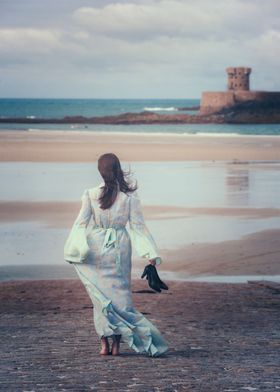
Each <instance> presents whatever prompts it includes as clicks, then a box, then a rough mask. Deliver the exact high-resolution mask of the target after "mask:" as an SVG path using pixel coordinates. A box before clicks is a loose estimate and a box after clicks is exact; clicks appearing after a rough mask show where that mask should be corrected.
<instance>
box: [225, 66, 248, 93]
mask: <svg viewBox="0 0 280 392" xmlns="http://www.w3.org/2000/svg"><path fill="white" fill-rule="evenodd" d="M226 71H227V74H228V90H229V91H240V90H242V91H249V90H250V80H249V77H250V73H251V71H252V69H251V68H247V67H234V68H233V67H229V68H227V69H226Z"/></svg>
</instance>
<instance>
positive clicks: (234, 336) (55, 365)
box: [0, 279, 280, 392]
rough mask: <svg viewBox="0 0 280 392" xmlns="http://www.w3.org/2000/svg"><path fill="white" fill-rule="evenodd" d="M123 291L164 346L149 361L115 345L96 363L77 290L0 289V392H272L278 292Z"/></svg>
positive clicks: (278, 362) (71, 286)
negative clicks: (129, 293)
mask: <svg viewBox="0 0 280 392" xmlns="http://www.w3.org/2000/svg"><path fill="white" fill-rule="evenodd" d="M166 283H168V284H169V286H170V289H169V291H166V292H162V293H153V292H149V291H150V290H149V289H148V287H147V282H146V281H144V280H142V281H141V280H140V279H139V280H137V281H133V299H134V305H135V307H136V308H137V309H138V310H139V311H141V312H143V313H144V314H145V315H146V317H148V318H149V319H150V320H151V321H152V322H154V323H155V324H156V326H157V327H158V328H159V330H160V331H161V332H162V333H163V335H164V337H165V338H166V340H167V341H168V343H169V346H170V349H169V352H168V353H166V354H165V355H164V356H161V357H158V358H151V357H148V356H147V355H145V354H137V353H135V352H134V351H132V350H131V349H129V348H128V347H126V346H125V345H124V344H123V345H122V347H121V350H122V353H121V355H120V356H116V357H114V356H100V355H99V354H98V352H99V341H98V338H97V335H96V334H95V331H94V326H93V322H92V306H91V302H90V299H89V297H88V295H87V293H86V291H85V289H84V287H83V286H82V284H81V283H80V281H77V280H41V281H18V282H16V281H13V282H3V283H1V284H0V299H1V302H0V307H1V345H2V347H1V376H0V381H1V387H0V389H1V391H13V392H14V391H25V392H27V391H29V392H31V391H36V392H37V391H75V392H79V391H100V392H102V391H149V392H150V391H202V392H211V391H213V392H214V391H215V392H218V391H241V392H242V391H277V390H280V328H279V320H280V317H279V316H280V290H279V289H277V287H276V288H275V287H268V286H266V285H258V284H249V283H248V284H216V283H197V282H177V283H176V282H172V281H169V282H166Z"/></svg>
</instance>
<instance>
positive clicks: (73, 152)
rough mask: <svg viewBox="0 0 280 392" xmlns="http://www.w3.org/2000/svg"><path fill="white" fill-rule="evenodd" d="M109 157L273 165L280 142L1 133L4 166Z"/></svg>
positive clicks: (249, 138) (0, 157)
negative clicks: (255, 161) (109, 153)
mask: <svg viewBox="0 0 280 392" xmlns="http://www.w3.org/2000/svg"><path fill="white" fill-rule="evenodd" d="M108 151H111V152H115V153H116V154H117V155H118V156H119V157H120V159H121V160H124V161H163V160H164V161H189V160H190V161H193V160H201V161H205V160H206V161H208V160H226V161H234V160H242V161H244V160H245V161H249V160H270V161H271V160H280V140H279V137H277V136H218V137H217V136H198V135H164V134H160V135H155V134H149V135H147V134H139V135H136V134H124V133H122V134H118V133H116V134H115V133H107V134H106V133H93V132H92V133H91V132H82V133H81V132H75V131H71V132H67V131H66V132H63V131H55V132H54V131H32V132H29V131H1V132H0V161H31V162H94V161H96V160H97V159H98V157H99V155H101V154H103V153H106V152H108Z"/></svg>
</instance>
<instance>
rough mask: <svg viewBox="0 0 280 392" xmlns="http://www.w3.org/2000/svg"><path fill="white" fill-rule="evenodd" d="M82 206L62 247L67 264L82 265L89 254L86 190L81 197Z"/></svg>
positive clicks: (88, 204)
mask: <svg viewBox="0 0 280 392" xmlns="http://www.w3.org/2000/svg"><path fill="white" fill-rule="evenodd" d="M81 200H82V206H81V209H80V212H79V214H78V216H77V218H76V220H75V221H74V224H73V226H72V228H71V231H70V233H69V235H68V238H67V240H66V242H65V245H64V260H65V261H67V262H69V263H84V262H85V261H86V259H87V255H88V253H89V250H90V248H89V246H88V242H87V233H86V229H87V226H88V223H89V221H90V218H91V216H92V214H93V213H92V208H91V202H90V197H89V193H88V190H85V191H84V193H83V195H82V198H81Z"/></svg>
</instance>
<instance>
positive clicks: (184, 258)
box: [0, 131, 280, 276]
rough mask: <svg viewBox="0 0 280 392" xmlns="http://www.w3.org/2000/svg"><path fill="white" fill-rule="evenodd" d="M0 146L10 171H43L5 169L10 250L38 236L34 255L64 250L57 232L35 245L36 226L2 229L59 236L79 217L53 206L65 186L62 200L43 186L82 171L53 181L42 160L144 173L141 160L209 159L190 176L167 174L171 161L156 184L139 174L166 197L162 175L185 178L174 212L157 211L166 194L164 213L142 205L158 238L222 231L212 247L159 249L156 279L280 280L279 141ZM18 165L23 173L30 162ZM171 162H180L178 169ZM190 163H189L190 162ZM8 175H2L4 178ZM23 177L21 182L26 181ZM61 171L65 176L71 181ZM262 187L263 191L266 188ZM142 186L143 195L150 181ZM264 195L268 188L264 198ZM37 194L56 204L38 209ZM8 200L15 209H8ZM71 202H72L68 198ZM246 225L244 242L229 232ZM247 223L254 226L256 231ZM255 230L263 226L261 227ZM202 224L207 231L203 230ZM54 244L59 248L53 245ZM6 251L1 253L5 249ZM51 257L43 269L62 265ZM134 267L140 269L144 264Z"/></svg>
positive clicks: (4, 139)
mask: <svg viewBox="0 0 280 392" xmlns="http://www.w3.org/2000/svg"><path fill="white" fill-rule="evenodd" d="M0 142H1V143H0V161H2V162H4V161H7V165H10V162H12V161H15V164H16V162H18V165H21V164H20V162H19V161H31V162H34V163H35V162H41V165H44V167H41V166H40V168H37V169H36V170H31V169H32V168H33V166H35V165H33V163H30V166H32V168H31V167H28V168H23V169H22V170H23V173H21V172H18V171H17V169H15V167H14V165H13V164H12V163H11V166H12V167H13V169H12V171H11V172H10V171H9V170H8V169H9V168H8V167H4V168H3V169H2V172H3V174H2V175H3V178H4V179H5V180H9V179H10V178H12V181H11V184H10V187H11V189H12V190H11V191H10V194H9V192H8V193H7V192H6V190H3V192H4V191H5V192H6V193H5V192H4V194H5V195H6V197H4V198H3V196H2V200H0V224H2V228H1V230H2V233H3V235H6V236H7V237H5V238H7V239H8V238H9V241H10V243H9V244H12V241H13V238H14V236H15V235H16V236H17V238H18V240H21V241H24V243H27V244H29V243H30V244H32V241H34V238H36V239H37V241H38V246H39V247H41V248H42V246H43V245H42V244H43V243H44V242H45V243H46V246H49V245H50V244H51V243H53V244H55V245H54V247H59V249H62V248H63V243H62V239H63V238H62V234H61V233H60V234H59V235H60V237H59V238H60V240H59V241H60V242H59V241H58V239H57V238H58V237H57V235H56V233H55V231H53V232H52V234H51V236H49V237H44V236H47V235H48V234H47V232H42V234H41V237H39V234H38V237H36V236H35V237H34V236H33V234H32V233H31V230H36V227H35V226H34V227H33V228H32V225H31V226H30V227H26V228H25V229H22V232H21V233H20V234H19V233H18V232H17V230H18V229H19V228H20V226H17V227H16V226H15V229H13V227H12V226H11V227H10V228H8V229H6V228H5V226H4V224H6V223H14V224H15V225H17V223H18V224H19V225H20V224H21V222H22V223H30V224H31V223H32V222H36V224H37V223H38V224H40V225H43V226H44V227H46V228H49V229H50V230H55V229H57V230H59V229H62V230H63V229H64V230H65V229H69V228H70V226H71V225H72V223H73V220H74V218H75V217H76V215H77V213H78V211H79V208H80V201H77V202H72V201H63V200H60V201H59V199H56V197H61V196H63V197H64V196H67V197H68V195H69V193H70V192H69V190H71V188H70V189H68V188H67V189H68V191H66V192H65V189H64V188H63V187H65V186H66V184H64V183H63V187H62V188H61V190H60V188H59V187H58V189H59V191H58V193H57V194H55V195H53V196H52V195H51V193H49V192H48V187H51V189H53V188H54V187H55V184H57V185H60V183H59V182H58V181H62V180H61V179H62V178H68V180H69V179H70V178H71V177H69V173H68V172H69V170H70V174H71V176H73V175H75V176H76V177H81V173H82V172H83V171H84V170H85V169H86V168H82V169H80V168H78V169H77V170H76V172H75V173H74V174H73V173H72V170H73V169H72V168H64V167H60V168H59V170H60V172H59V173H60V177H59V176H57V177H56V175H55V171H56V170H57V167H56V165H55V163H54V164H53V165H54V168H52V169H51V170H50V168H49V167H47V165H51V163H49V164H48V163H44V162H56V161H57V162H61V163H62V162H92V161H95V160H96V158H97V157H98V156H99V155H100V154H101V153H102V152H108V151H114V152H116V153H117V154H118V155H120V157H121V159H122V160H123V159H124V160H126V161H132V162H134V161H141V162H140V165H143V168H142V171H143V173H144V174H145V173H146V172H147V167H146V166H145V162H144V161H148V160H151V161H160V162H158V163H159V164H160V165H161V164H162V161H163V162H164V161H169V160H170V161H171V160H172V161H176V160H177V161H180V160H182V161H190V160H197V161H199V160H202V161H203V160H207V161H208V162H205V163H203V165H202V166H201V165H200V166H199V165H198V166H191V169H190V168H189V167H188V168H186V167H181V166H180V167H179V166H178V167H177V166H176V168H175V166H174V167H173V166H172V162H169V163H168V164H169V165H170V167H166V166H164V165H162V166H161V167H162V168H161V170H159V168H158V167H157V169H156V170H155V177H149V173H147V175H146V177H147V176H148V177H149V178H148V179H149V181H153V183H154V182H155V181H158V183H162V182H163V184H161V186H163V188H158V189H157V191H159V189H164V187H165V183H164V181H163V178H165V177H166V176H169V177H168V178H169V181H170V176H171V177H173V179H175V180H176V181H178V178H179V177H180V175H181V174H180V173H182V174H183V176H184V175H186V176H188V177H187V181H185V182H186V183H187V184H186V185H184V186H185V188H186V189H185V188H180V189H181V191H180V192H178V191H177V193H178V195H177V194H176V195H174V196H176V197H177V196H180V194H181V195H182V197H181V198H180V203H181V204H180V203H179V199H178V200H177V199H176V197H175V199H174V200H175V202H174V204H175V205H173V206H172V205H164V204H163V203H167V204H168V202H169V199H170V197H169V196H167V198H165V199H164V197H163V196H164V195H163V196H162V198H163V200H162V201H161V203H162V205H149V204H148V205H144V206H143V210H144V215H145V218H146V219H147V220H148V221H149V222H152V225H153V228H154V229H155V233H157V229H161V227H160V226H162V230H164V227H165V230H168V229H167V228H168V225H169V222H170V224H171V222H173V223H172V224H173V226H170V227H174V228H175V227H176V226H177V227H178V226H180V225H182V228H183V230H184V231H185V232H186V237H187V236H189V238H192V237H191V236H190V232H191V231H192V232H193V231H194V230H196V231H197V232H200V231H201V232H202V229H203V227H206V228H207V230H208V232H209V230H211V231H215V230H216V229H215V225H216V226H217V227H218V228H219V229H218V230H221V231H220V234H219V237H220V239H219V242H217V241H216V240H215V241H212V240H211V241H209V238H208V237H205V238H203V235H202V236H199V240H197V239H195V241H193V243H191V241H190V240H189V238H188V242H187V240H186V238H184V237H182V241H181V244H180V246H176V247H170V248H168V246H166V248H164V246H161V255H162V257H163V260H166V262H164V263H163V264H162V266H160V271H162V272H173V273H176V274H181V275H182V276H183V275H184V276H188V275H191V276H193V275H221V276H222V275H224V276H226V275H242V274H244V275H247V274H249V275H260V274H262V275H273V274H280V267H279V263H278V262H277V261H278V260H279V255H280V245H279V233H280V227H279V221H276V218H277V217H278V218H279V217H280V209H279V208H277V207H279V205H278V204H277V202H275V201H276V200H277V199H276V198H275V197H276V192H277V184H278V182H279V176H278V173H279V164H278V165H277V164H273V161H274V162H275V161H276V162H278V163H279V162H280V138H279V137H273V136H219V137H216V136H215V137H210V136H207V137H206V136H197V135H194V136H190V135H188V136H186V135H173V136H172V135H147V134H146V135H145V134H144V135H143V134H141V135H135V134H134V135H132V134H127V135H124V134H102V133H101V134H97V133H89V132H85V133H81V132H75V131H71V132H68V133H67V132H63V131H61V132H56V131H55V132H53V131H38V132H37V131H32V132H28V131H7V132H5V131H4V132H0ZM209 160H218V161H219V160H225V161H226V165H224V166H225V167H223V166H221V167H220V166H219V165H218V166H217V167H212V166H213V164H212V166H211V167H210V164H209ZM252 160H253V161H252ZM254 161H255V162H254ZM261 161H263V163H262V162H261ZM268 161H269V162H268ZM42 162H43V163H42ZM25 164H26V165H27V163H25ZM178 164H180V162H177V165H178ZM188 164H189V165H191V162H189V163H188ZM3 165H4V163H3ZM38 165H39V163H38ZM65 165H66V163H65ZM84 165H85V164H84ZM69 166H70V164H69ZM214 166H215V165H214ZM7 170H8V171H7ZM64 170H65V171H64ZM67 170H68V171H67ZM87 170H88V174H87V176H89V178H90V176H91V172H92V171H93V168H89V169H87ZM6 171H7V173H8V174H6V177H5V172H6ZM138 172H139V168H138ZM24 173H25V175H23V174H24ZM46 173H47V174H48V175H47V174H46ZM65 173H66V174H67V173H68V177H67V175H66V174H65ZM144 174H142V175H144ZM10 176H12V177H10ZM178 176H179V177H178ZM76 177H75V178H76ZM184 178H185V177H184ZM197 178H199V179H200V182H201V181H202V182H203V184H205V183H206V182H207V181H208V182H209V184H208V182H207V184H208V185H207V187H205V188H200V187H199V186H200V183H199V181H198V180H197ZM17 179H20V180H21V182H20V184H22V186H21V188H20V189H19V191H17V190H16V182H17ZM52 181H53V182H52ZM85 181H87V177H85ZM197 181H198V182H197ZM213 181H215V182H214V184H215V186H214V188H215V192H212V188H213V185H212V184H213ZM37 182H38V184H39V185H38V189H37V188H36V187H35V186H34V184H37ZM68 182H69V181H68ZM156 183H157V182H156ZM191 183H193V184H194V185H195V186H196V188H194V189H196V190H194V191H193V192H192V193H191V192H190V190H191V189H189V187H190V186H191ZM198 183H199V184H198ZM25 184H27V190H30V189H31V191H30V192H31V193H30V192H29V193H27V194H25V193H24V192H25V188H24V186H23V185H25ZM50 184H52V185H50ZM262 184H265V187H263V186H262ZM70 185H71V184H70ZM198 185H199V186H198ZM36 186H37V185H36ZM211 187H212V188H211ZM143 188H144V189H145V190H149V188H150V187H149V182H148V183H147V184H146V185H145V186H144V187H143ZM81 189H82V188H81ZM265 189H267V191H266V192H265ZM38 190H39V191H38ZM184 192H185V193H184ZM211 192H212V193H211ZM34 194H35V201H30V200H28V197H32V196H33V195H34ZM41 195H42V196H45V197H46V198H47V200H51V199H50V197H54V199H55V200H56V201H40V197H42V196H41ZM274 195H275V196H274ZM10 196H11V197H12V198H11V199H10ZM22 196H24V197H26V198H27V200H23V199H21V197H22ZM73 196H74V194H73V195H70V200H71V198H72V197H73ZM198 196H199V199H198ZM255 196H257V197H255ZM146 197H147V198H148V200H149V201H148V202H149V203H151V204H153V202H154V201H153V200H154V199H153V195H152V194H148V195H147V196H146ZM211 197H212V199H211V201H210V198H211ZM14 198H16V200H14ZM36 198H37V199H36ZM149 198H150V199H149ZM5 199H6V200H14V201H6V200H5ZM75 199H76V200H78V198H76V197H74V200H75ZM182 203H185V204H182ZM176 204H177V205H176ZM217 205H220V207H217ZM186 206H189V207H186ZM272 207H273V208H272ZM196 217H201V219H200V220H199V221H198V222H197V221H195V220H194V219H192V218H196ZM221 218H224V221H223V222H222V223H219V222H221V220H220V219H221ZM269 219H270V221H269ZM273 219H274V221H273ZM249 220H250V222H249V224H250V225H251V227H250V230H249V231H248V230H247V229H246V227H245V226H244V227H245V229H244V233H243V234H246V230H247V233H248V232H249V233H250V234H248V235H240V236H239V237H240V238H235V237H236V233H237V234H238V233H239V230H240V229H241V226H240V225H239V226H238V225H235V224H236V222H237V221H240V222H246V221H249ZM254 220H255V222H256V229H255V230H254V225H255V223H254ZM272 221H273V222H272ZM157 222H158V223H157ZM161 222H162V223H161ZM211 222H213V224H211ZM258 222H264V223H261V224H259V225H258ZM193 223H194V224H196V227H195V228H194V227H191V226H190V224H193ZM206 223H207V226H205V225H206ZM218 224H219V225H218ZM230 225H234V226H232V227H230V230H228V231H229V235H228V238H232V239H231V240H227V239H228V238H226V237H223V228H225V229H227V228H229V226H230ZM38 227H39V226H38ZM13 230H15V231H13ZM24 230H25V231H24ZM242 230H243V228H242ZM7 232H8V234H7ZM28 233H31V234H28ZM65 233H66V231H65ZM173 235H174V236H175V237H176V235H177V234H175V233H174V234H173ZM8 236H9V237H8ZM44 238H45V240H44ZM163 239H164V236H162V237H161V240H162V242H163ZM175 239H176V238H175ZM46 240H47V241H46ZM55 240H57V242H54V241H55ZM18 243H19V245H18V246H19V247H22V246H23V243H21V242H18ZM4 245H5V246H6V244H4ZM9 246H10V247H11V246H12V245H7V249H8V247H9ZM41 248H40V249H41ZM42 249H43V248H42ZM11 251H12V253H14V254H13V262H12V264H15V263H16V262H17V261H18V263H20V264H28V263H29V264H32V263H33V262H34V261H31V262H30V258H29V256H30V254H31V253H32V252H31V251H30V249H25V251H26V254H25V255H24V254H23V253H24V252H23V249H22V248H20V249H18V250H16V249H15V250H13V249H11ZM7 252H8V251H7ZM7 252H6V253H7ZM16 252H18V254H17V253H16ZM30 252H31V253H30ZM6 253H5V254H6ZM10 253H11V252H10ZM7 254H8V253H7ZM27 255H29V256H27ZM38 255H39V253H38V254H36V256H35V258H37V259H36V260H35V261H36V262H37V264H39V259H38ZM56 257H59V258H58V259H57V260H56V259H55V260H49V263H50V264H51V263H58V262H59V260H61V263H63V260H62V258H61V255H60V254H59V255H56ZM6 259H7V261H5V262H3V261H2V265H5V264H6V265H7V264H9V262H8V260H11V259H10V258H9V257H6ZM45 262H46V260H45ZM42 264H44V263H42ZM139 265H140V266H141V267H142V264H139Z"/></svg>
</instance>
